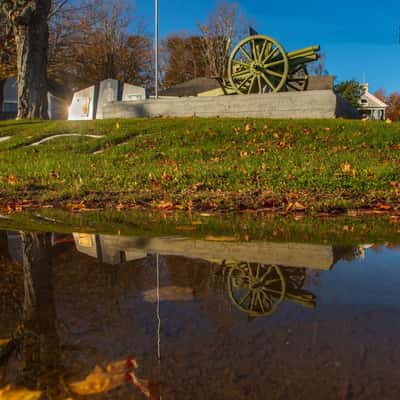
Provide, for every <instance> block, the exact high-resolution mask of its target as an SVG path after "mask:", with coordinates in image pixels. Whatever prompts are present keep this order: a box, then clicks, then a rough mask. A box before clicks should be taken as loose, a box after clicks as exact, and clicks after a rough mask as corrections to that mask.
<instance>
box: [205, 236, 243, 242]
mask: <svg viewBox="0 0 400 400" xmlns="http://www.w3.org/2000/svg"><path fill="white" fill-rule="evenodd" d="M205 240H208V241H212V242H236V241H237V240H238V238H237V237H235V236H211V235H209V236H206V237H205Z"/></svg>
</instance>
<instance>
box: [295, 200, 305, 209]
mask: <svg viewBox="0 0 400 400" xmlns="http://www.w3.org/2000/svg"><path fill="white" fill-rule="evenodd" d="M294 209H295V210H296V211H305V210H306V207H305V206H303V204H301V203H299V202H298V201H296V203H294Z"/></svg>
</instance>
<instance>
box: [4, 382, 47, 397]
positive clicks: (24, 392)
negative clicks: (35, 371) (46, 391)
mask: <svg viewBox="0 0 400 400" xmlns="http://www.w3.org/2000/svg"><path fill="white" fill-rule="evenodd" d="M41 395H42V392H39V391H38V390H29V389H22V388H21V389H13V388H12V387H11V385H7V386H6V387H4V388H3V389H0V399H1V400H39V399H40V397H41Z"/></svg>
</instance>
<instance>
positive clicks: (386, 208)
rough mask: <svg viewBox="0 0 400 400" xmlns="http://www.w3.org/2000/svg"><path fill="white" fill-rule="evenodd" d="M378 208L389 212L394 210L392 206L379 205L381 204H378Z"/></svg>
mask: <svg viewBox="0 0 400 400" xmlns="http://www.w3.org/2000/svg"><path fill="white" fill-rule="evenodd" d="M378 208H379V209H380V210H384V211H387V210H391V209H392V206H391V205H390V204H383V203H379V204H378Z"/></svg>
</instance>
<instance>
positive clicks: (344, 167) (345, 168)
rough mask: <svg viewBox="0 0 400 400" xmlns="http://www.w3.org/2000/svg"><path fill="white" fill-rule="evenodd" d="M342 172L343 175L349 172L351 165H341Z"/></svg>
mask: <svg viewBox="0 0 400 400" xmlns="http://www.w3.org/2000/svg"><path fill="white" fill-rule="evenodd" d="M342 172H344V173H348V172H351V164H349V163H348V162H346V163H344V164H342Z"/></svg>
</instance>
